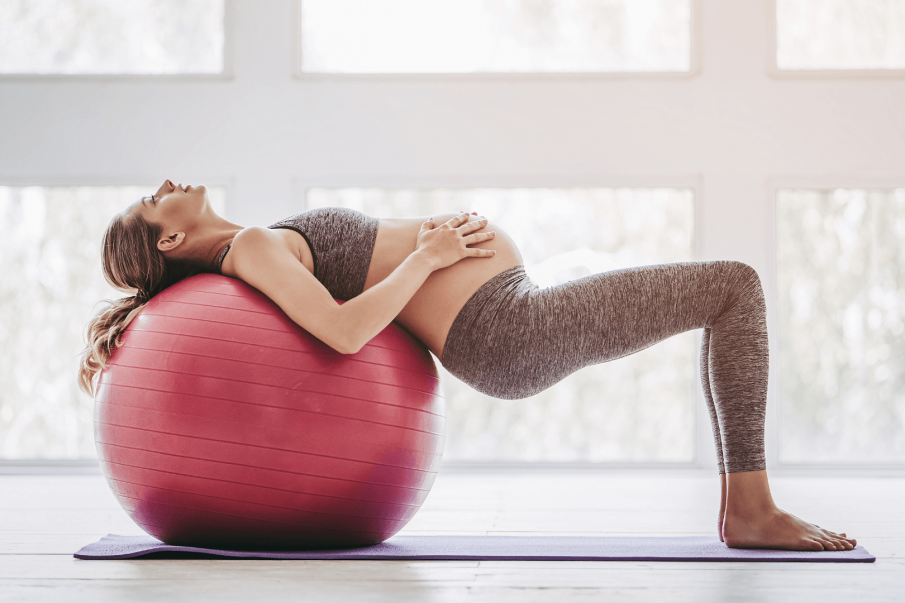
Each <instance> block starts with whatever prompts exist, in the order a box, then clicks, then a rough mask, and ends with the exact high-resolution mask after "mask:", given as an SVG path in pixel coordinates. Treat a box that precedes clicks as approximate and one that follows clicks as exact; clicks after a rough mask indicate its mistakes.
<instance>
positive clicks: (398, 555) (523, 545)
mask: <svg viewBox="0 0 905 603" xmlns="http://www.w3.org/2000/svg"><path fill="white" fill-rule="evenodd" d="M151 553H192V554H201V555H210V556H213V557H241V558H244V559H384V560H387V559H408V560H426V559H445V560H448V559H465V560H482V561H811V562H835V563H872V562H873V561H876V557H874V556H873V555H871V554H870V553H868V552H867V551H866V550H864V547H862V546H857V547H855V548H854V549H852V550H850V551H821V552H819V553H815V552H798V551H770V550H759V549H730V548H729V547H727V546H726V545H724V544H723V543H722V542H720V541H719V540H717V538H716V537H713V536H639V537H633V536H629V537H625V536H618V537H608V536H394V537H393V538H390V539H389V540H387V541H386V542H382V543H380V544H375V545H374V546H369V547H363V548H357V549H338V550H331V551H272V552H271V551H263V552H262V551H227V550H220V549H205V548H198V547H191V546H171V545H168V544H164V543H162V542H160V541H159V540H157V539H156V538H152V537H151V536H117V535H116V534H109V535H107V536H104V537H103V538H101V539H100V540H99V541H97V542H95V543H92V544H89V545H88V546H84V547H82V548H81V549H79V551H78V552H77V553H76V554H75V557H77V558H78V559H129V558H131V557H141V556H142V555H149V554H151Z"/></svg>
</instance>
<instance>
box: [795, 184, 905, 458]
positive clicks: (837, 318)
mask: <svg viewBox="0 0 905 603" xmlns="http://www.w3.org/2000/svg"><path fill="white" fill-rule="evenodd" d="M777 221H778V224H777V227H778V235H779V240H778V249H777V253H778V262H777V264H778V270H779V273H778V277H779V280H778V292H779V307H778V310H779V322H780V331H779V342H780V359H779V360H780V388H781V419H782V428H781V435H780V437H781V452H780V454H781V459H782V460H783V461H784V462H790V463H819V462H836V463H847V462H880V463H882V462H899V463H901V462H902V461H905V363H903V361H902V359H903V358H905V246H903V245H902V241H903V240H905V189H893V190H864V189H837V190H831V191H816V190H782V191H780V192H779V195H778V199H777Z"/></svg>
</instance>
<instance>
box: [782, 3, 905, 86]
mask: <svg viewBox="0 0 905 603" xmlns="http://www.w3.org/2000/svg"><path fill="white" fill-rule="evenodd" d="M776 41H777V49H776V63H777V65H778V67H779V68H780V69H791V70H794V69H905V0H776Z"/></svg>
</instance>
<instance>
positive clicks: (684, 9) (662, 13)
mask: <svg viewBox="0 0 905 603" xmlns="http://www.w3.org/2000/svg"><path fill="white" fill-rule="evenodd" d="M301 1H302V13H301V31H302V33H301V36H300V38H301V48H300V49H299V51H300V52H301V65H302V71H303V72H306V73H478V72H487V73H494V72H495V73H517V72H528V73H530V72H551V73H569V72H645V71H647V72H673V71H674V72H682V71H689V70H690V69H691V23H692V19H691V12H692V1H691V0H531V1H525V0H301Z"/></svg>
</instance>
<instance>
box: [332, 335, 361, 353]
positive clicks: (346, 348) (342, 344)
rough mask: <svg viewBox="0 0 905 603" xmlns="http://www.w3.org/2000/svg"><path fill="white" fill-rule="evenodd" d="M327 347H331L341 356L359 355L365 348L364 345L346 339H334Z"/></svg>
mask: <svg viewBox="0 0 905 603" xmlns="http://www.w3.org/2000/svg"><path fill="white" fill-rule="evenodd" d="M327 345H329V346H330V347H331V348H333V349H334V350H336V351H337V352H339V353H340V354H357V353H358V352H359V350H361V348H362V347H363V345H362V344H360V343H357V342H355V341H352V340H350V339H346V338H341V339H334V340H333V341H331V342H330V343H328V344H327Z"/></svg>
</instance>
